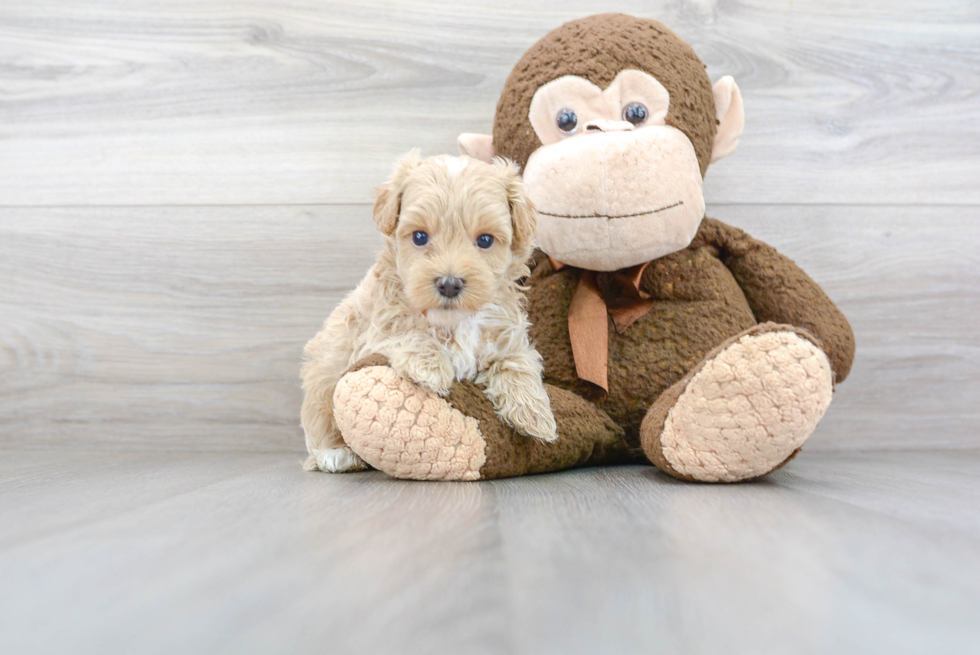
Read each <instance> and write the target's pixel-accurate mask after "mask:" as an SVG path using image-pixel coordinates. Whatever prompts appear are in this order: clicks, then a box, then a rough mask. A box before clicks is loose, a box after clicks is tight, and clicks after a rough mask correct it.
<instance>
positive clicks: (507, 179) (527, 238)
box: [493, 157, 538, 261]
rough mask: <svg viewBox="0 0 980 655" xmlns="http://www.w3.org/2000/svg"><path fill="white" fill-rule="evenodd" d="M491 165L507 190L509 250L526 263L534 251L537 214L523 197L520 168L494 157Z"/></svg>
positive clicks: (507, 160) (525, 197) (508, 161)
mask: <svg viewBox="0 0 980 655" xmlns="http://www.w3.org/2000/svg"><path fill="white" fill-rule="evenodd" d="M493 165H494V167H495V168H497V170H498V171H500V172H501V174H502V175H503V177H504V184H505V187H506V189H507V202H508V203H509V204H510V218H511V221H512V223H513V226H514V242H513V243H512V244H511V250H512V251H513V252H514V254H515V255H516V256H517V257H518V258H519V259H520V260H521V261H526V260H527V259H528V258H529V257H530V256H531V251H532V250H534V237H535V235H536V234H537V229H538V214H537V212H536V211H535V210H534V205H533V204H531V201H530V200H528V198H527V196H525V195H524V184H523V183H522V182H521V176H520V168H519V167H518V166H517V164H515V163H514V162H512V161H510V160H509V159H504V158H502V157H495V158H494V160H493Z"/></svg>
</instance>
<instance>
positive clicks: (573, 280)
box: [334, 14, 854, 482]
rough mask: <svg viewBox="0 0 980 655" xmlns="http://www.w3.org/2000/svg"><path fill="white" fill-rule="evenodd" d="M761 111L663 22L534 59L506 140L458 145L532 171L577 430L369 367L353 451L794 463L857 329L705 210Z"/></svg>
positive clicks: (380, 463)
mask: <svg viewBox="0 0 980 655" xmlns="http://www.w3.org/2000/svg"><path fill="white" fill-rule="evenodd" d="M743 118H744V117H743V108H742V98H741V95H740V93H739V90H738V87H737V86H736V84H735V82H734V81H733V80H732V78H730V77H723V78H722V79H721V80H719V81H718V82H717V83H715V84H714V85H713V86H712V84H711V82H710V80H709V79H708V76H707V74H706V72H705V66H704V64H703V63H702V62H701V60H700V59H699V58H698V56H697V55H696V54H695V53H694V51H693V50H692V49H691V47H690V46H688V45H687V44H686V43H685V42H684V41H682V40H681V39H680V38H679V37H678V36H677V35H676V34H674V33H673V32H671V31H670V30H669V29H667V28H666V27H665V26H663V25H662V24H660V23H658V22H656V21H653V20H648V19H642V18H634V17H631V16H626V15H622V14H602V15H597V16H591V17H588V18H584V19H582V20H576V21H572V22H570V23H567V24H565V25H562V26H561V27H559V28H558V29H556V30H554V31H553V32H551V33H550V34H548V35H547V36H545V37H544V38H543V39H541V40H540V41H539V42H538V43H536V44H535V45H534V46H533V47H531V49H530V50H528V51H527V53H525V55H524V56H523V58H522V59H521V60H520V61H519V62H518V63H517V65H516V66H515V67H514V70H513V72H512V73H511V74H510V77H509V78H508V79H507V82H506V84H505V86H504V89H503V92H502V93H501V96H500V101H499V102H498V104H497V112H496V117H495V120H494V126H493V136H492V138H491V137H490V136H489V135H487V136H482V135H474V134H464V135H462V136H461V137H460V139H459V143H460V150H461V151H462V152H463V153H465V154H469V155H470V156H472V157H476V158H480V159H487V160H489V159H490V158H492V157H493V156H495V155H496V156H501V157H507V158H510V159H512V160H513V161H515V162H517V163H518V164H519V165H520V166H521V167H522V169H523V176H524V185H525V191H526V194H527V195H528V197H529V198H530V199H531V201H532V202H533V203H534V204H535V206H536V207H537V211H538V216H539V218H538V243H539V245H540V250H539V251H538V252H536V254H535V256H534V259H533V262H532V264H531V270H532V273H531V276H530V278H529V279H528V280H527V282H526V284H527V285H528V287H529V292H528V313H529V315H530V319H531V322H532V323H533V327H532V329H531V337H532V340H533V342H534V344H535V346H536V347H537V349H538V350H539V351H540V353H541V354H542V356H543V357H544V362H545V373H544V377H545V382H546V384H547V388H548V393H549V396H550V399H551V404H552V408H553V410H554V412H555V417H556V420H557V422H558V432H559V439H558V440H557V441H556V442H555V443H544V442H541V441H538V440H535V439H531V438H529V437H525V436H522V435H520V434H517V433H515V432H514V431H513V430H512V429H510V428H508V427H507V426H506V425H504V424H503V423H502V422H501V421H500V420H499V419H498V418H497V416H496V415H495V414H494V412H493V409H492V407H491V406H490V403H489V401H487V400H486V398H484V397H483V394H482V393H481V391H480V389H478V388H477V387H476V386H475V385H474V384H473V383H471V382H459V383H457V384H456V385H455V386H454V387H453V389H452V390H451V392H450V393H449V395H448V396H446V397H444V398H443V397H438V396H433V395H431V394H428V393H426V392H424V391H422V390H420V389H418V388H417V387H415V385H413V384H412V383H411V382H410V381H408V380H405V379H403V378H402V377H400V376H399V375H398V373H396V372H395V371H394V370H392V369H391V368H390V367H389V366H388V365H387V362H386V361H384V360H383V359H380V358H371V359H369V360H365V361H362V362H358V363H357V364H355V365H354V366H353V367H352V368H351V370H350V372H348V373H347V374H346V375H345V376H344V378H342V380H341V382H340V384H339V385H338V387H337V390H336V393H335V395H334V401H335V403H334V404H335V410H334V413H335V417H336V419H337V424H338V425H339V426H340V428H341V431H342V434H343V436H344V439H345V440H346V441H347V443H348V445H349V446H350V447H351V448H352V449H353V450H354V452H356V453H357V454H358V455H360V456H361V457H362V458H363V459H364V460H365V461H366V462H368V463H369V464H370V465H371V466H373V467H375V468H378V469H380V470H382V471H384V472H386V473H389V474H391V475H394V476H397V477H402V478H411V479H419V480H430V479H437V480H476V479H490V478H500V477H507V476H515V475H523V474H527V473H538V472H544V471H556V470H560V469H565V468H570V467H574V466H587V465H601V464H613V463H620V462H642V461H646V462H651V463H653V464H654V465H655V466H657V467H658V468H660V469H661V470H662V471H664V472H666V473H668V474H670V475H672V476H674V477H677V478H681V479H684V480H692V481H693V480H696V481H704V482H735V481H740V480H749V479H753V478H757V477H760V476H763V475H766V474H767V473H770V472H772V471H774V470H776V469H778V468H779V467H781V466H783V465H784V464H785V463H786V462H788V461H789V460H790V459H792V458H793V457H794V456H795V455H796V454H797V453H798V452H799V450H800V448H801V447H802V446H803V443H804V442H805V441H806V439H807V437H809V436H810V434H811V433H812V432H813V430H814V428H815V427H816V425H817V423H818V421H819V420H820V419H821V417H822V416H823V415H824V413H825V412H826V410H827V407H828V405H829V404H830V400H831V396H832V393H833V390H834V385H835V383H837V382H841V381H843V380H844V378H845V377H847V374H848V371H849V369H850V368H851V362H852V360H853V357H854V336H853V333H852V331H851V328H850V325H849V324H848V322H847V319H846V318H845V317H844V315H843V314H842V313H841V312H840V310H839V309H838V308H837V307H836V306H835V305H834V303H833V302H831V300H830V299H829V298H828V297H827V295H826V294H825V293H824V292H823V291H822V290H821V289H820V287H819V286H817V284H816V283H815V282H814V281H813V280H811V279H810V277H809V276H807V274H806V273H804V272H803V271H802V270H801V269H800V268H799V267H797V266H796V264H794V263H793V262H792V261H791V260H790V259H788V258H787V257H785V256H783V255H781V254H779V253H778V252H776V250H775V249H773V248H772V247H770V246H768V245H766V244H765V243H762V242H761V241H758V240H756V239H753V238H752V237H750V236H748V235H747V234H745V233H744V232H742V231H741V230H738V229H736V228H733V227H730V226H728V225H726V224H724V223H722V222H720V221H717V220H714V219H712V218H708V217H706V216H705V215H704V197H703V194H702V181H703V177H704V174H705V172H706V171H707V169H708V165H709V164H710V163H712V162H713V161H715V160H717V159H720V158H721V157H724V156H726V155H729V154H731V153H732V151H734V150H735V147H736V145H737V143H738V140H739V137H740V136H741V133H742V126H743ZM396 428H397V429H396Z"/></svg>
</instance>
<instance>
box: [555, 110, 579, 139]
mask: <svg viewBox="0 0 980 655" xmlns="http://www.w3.org/2000/svg"><path fill="white" fill-rule="evenodd" d="M556 120H557V122H558V129H559V130H561V131H562V132H564V133H565V134H574V133H575V129H576V128H577V127H578V114H576V113H575V112H574V111H572V110H571V109H569V108H568V107H566V108H564V109H559V110H558V118H557V119H556Z"/></svg>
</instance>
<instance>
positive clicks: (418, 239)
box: [412, 230, 429, 246]
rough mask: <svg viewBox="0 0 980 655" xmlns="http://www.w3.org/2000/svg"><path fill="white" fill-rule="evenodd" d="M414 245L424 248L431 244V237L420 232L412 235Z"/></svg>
mask: <svg viewBox="0 0 980 655" xmlns="http://www.w3.org/2000/svg"><path fill="white" fill-rule="evenodd" d="M412 243H414V244H415V245H417V246H424V245H425V244H427V243H429V235H428V234H426V233H425V232H422V231H421V230H419V231H418V232H416V233H414V234H413V235H412Z"/></svg>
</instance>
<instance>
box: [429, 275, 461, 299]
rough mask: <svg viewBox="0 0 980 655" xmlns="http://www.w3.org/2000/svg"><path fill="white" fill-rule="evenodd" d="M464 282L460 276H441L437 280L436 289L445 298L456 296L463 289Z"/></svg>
mask: <svg viewBox="0 0 980 655" xmlns="http://www.w3.org/2000/svg"><path fill="white" fill-rule="evenodd" d="M464 284H465V283H464V281H463V280H461V279H459V278H458V277H441V278H439V279H438V280H436V289H438V291H439V295H440V296H442V297H443V298H455V297H456V296H458V295H459V294H460V293H461V292H462V291H463V285H464Z"/></svg>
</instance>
